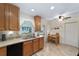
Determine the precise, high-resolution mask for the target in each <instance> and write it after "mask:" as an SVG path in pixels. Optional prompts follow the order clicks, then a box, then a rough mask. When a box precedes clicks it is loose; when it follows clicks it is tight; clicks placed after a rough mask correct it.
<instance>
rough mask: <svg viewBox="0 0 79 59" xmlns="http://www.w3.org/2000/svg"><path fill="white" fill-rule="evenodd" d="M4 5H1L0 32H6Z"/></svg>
mask: <svg viewBox="0 0 79 59" xmlns="http://www.w3.org/2000/svg"><path fill="white" fill-rule="evenodd" d="M4 23H5V18H4V4H2V3H0V31H3V30H5V28H4V27H5V24H4Z"/></svg>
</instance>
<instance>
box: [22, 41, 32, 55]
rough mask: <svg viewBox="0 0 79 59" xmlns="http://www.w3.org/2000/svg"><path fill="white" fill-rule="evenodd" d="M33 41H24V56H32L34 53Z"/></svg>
mask: <svg viewBox="0 0 79 59" xmlns="http://www.w3.org/2000/svg"><path fill="white" fill-rule="evenodd" d="M32 49H33V46H32V41H26V42H24V43H23V56H31V55H32V54H33V50H32Z"/></svg>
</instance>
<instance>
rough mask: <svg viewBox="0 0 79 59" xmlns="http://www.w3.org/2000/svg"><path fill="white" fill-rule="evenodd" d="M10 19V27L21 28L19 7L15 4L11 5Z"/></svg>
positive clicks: (11, 28)
mask: <svg viewBox="0 0 79 59" xmlns="http://www.w3.org/2000/svg"><path fill="white" fill-rule="evenodd" d="M9 8H10V20H9V29H10V30H15V31H17V30H19V8H17V7H16V6H14V5H10V7H9Z"/></svg>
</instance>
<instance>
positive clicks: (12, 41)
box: [0, 36, 43, 48]
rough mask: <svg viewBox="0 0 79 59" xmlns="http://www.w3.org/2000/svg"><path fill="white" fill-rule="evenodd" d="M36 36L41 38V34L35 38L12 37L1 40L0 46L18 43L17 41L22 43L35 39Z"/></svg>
mask: <svg viewBox="0 0 79 59" xmlns="http://www.w3.org/2000/svg"><path fill="white" fill-rule="evenodd" d="M41 37H43V36H41ZM36 38H40V36H39V37H35V38H29V39H23V38H15V39H11V40H6V41H1V42H0V48H1V47H6V46H8V45H12V44H16V43H21V42H25V41H29V40H33V39H36Z"/></svg>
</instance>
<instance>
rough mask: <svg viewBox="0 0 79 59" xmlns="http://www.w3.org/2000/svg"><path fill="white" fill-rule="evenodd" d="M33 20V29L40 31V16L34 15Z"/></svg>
mask: <svg viewBox="0 0 79 59" xmlns="http://www.w3.org/2000/svg"><path fill="white" fill-rule="evenodd" d="M34 22H35V31H36V32H37V31H41V17H40V16H34Z"/></svg>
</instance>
